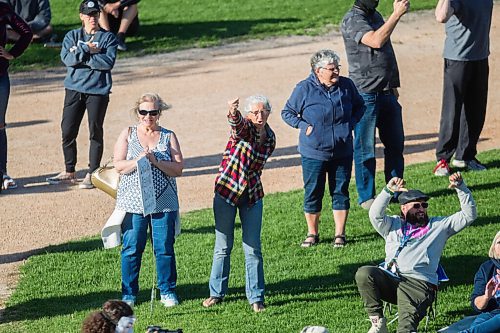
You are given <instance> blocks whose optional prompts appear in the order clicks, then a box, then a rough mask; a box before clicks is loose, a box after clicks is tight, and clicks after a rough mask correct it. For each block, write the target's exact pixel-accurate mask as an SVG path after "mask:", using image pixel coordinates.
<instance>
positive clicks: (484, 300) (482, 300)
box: [474, 279, 500, 310]
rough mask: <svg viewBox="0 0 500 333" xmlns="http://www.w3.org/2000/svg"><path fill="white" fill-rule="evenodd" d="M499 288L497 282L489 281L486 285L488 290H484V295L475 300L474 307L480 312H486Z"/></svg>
mask: <svg viewBox="0 0 500 333" xmlns="http://www.w3.org/2000/svg"><path fill="white" fill-rule="evenodd" d="M499 287H500V285H496V284H495V281H494V280H493V279H490V280H489V281H488V283H487V284H486V288H485V290H484V295H482V296H478V297H476V298H475V299H474V305H475V306H476V307H477V308H478V309H479V310H484V309H485V308H486V307H487V306H488V303H489V302H490V299H491V298H492V297H494V296H495V294H496V292H497V291H498V289H499Z"/></svg>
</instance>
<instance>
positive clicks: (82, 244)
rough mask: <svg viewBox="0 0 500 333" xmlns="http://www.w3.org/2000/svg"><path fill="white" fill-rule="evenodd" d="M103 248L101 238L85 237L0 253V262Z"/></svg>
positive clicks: (5, 262) (7, 262)
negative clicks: (41, 246) (62, 242)
mask: <svg viewBox="0 0 500 333" xmlns="http://www.w3.org/2000/svg"><path fill="white" fill-rule="evenodd" d="M102 248H103V247H102V241H101V239H100V238H95V239H84V240H80V241H75V242H70V243H65V244H60V245H50V246H47V247H43V248H40V249H34V250H29V251H24V252H17V253H8V254H2V255H0V264H9V263H13V262H17V261H21V260H24V259H27V258H28V257H31V256H33V255H42V254H46V253H62V252H90V251H94V250H97V249H102Z"/></svg>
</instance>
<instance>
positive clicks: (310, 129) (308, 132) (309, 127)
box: [306, 125, 313, 136]
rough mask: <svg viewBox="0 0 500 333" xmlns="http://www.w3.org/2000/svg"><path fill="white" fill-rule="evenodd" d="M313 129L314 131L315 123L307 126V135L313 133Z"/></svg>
mask: <svg viewBox="0 0 500 333" xmlns="http://www.w3.org/2000/svg"><path fill="white" fill-rule="evenodd" d="M312 131H313V125H309V126H307V129H306V135H307V136H309V135H311V133H312Z"/></svg>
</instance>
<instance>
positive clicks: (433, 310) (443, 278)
mask: <svg viewBox="0 0 500 333" xmlns="http://www.w3.org/2000/svg"><path fill="white" fill-rule="evenodd" d="M436 273H437V275H438V285H437V286H436V293H435V295H434V301H433V302H432V304H431V305H430V306H429V308H428V309H427V314H426V316H425V331H426V332H427V325H428V324H429V318H432V319H436V315H437V301H438V290H439V285H440V284H441V282H448V281H450V278H449V277H448V275H447V274H446V272H445V270H444V268H443V266H441V264H439V265H438V268H437V271H436ZM392 305H393V304H391V303H388V302H384V309H383V313H384V314H385V313H386V311H388V312H389V315H392ZM398 318H399V315H398V312H397V311H396V313H394V317H393V318H392V319H391V320H390V321H389V322H387V326H389V325H390V324H392V323H394V322H395V321H397V320H398Z"/></svg>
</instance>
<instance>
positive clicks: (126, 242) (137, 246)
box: [121, 212, 177, 300]
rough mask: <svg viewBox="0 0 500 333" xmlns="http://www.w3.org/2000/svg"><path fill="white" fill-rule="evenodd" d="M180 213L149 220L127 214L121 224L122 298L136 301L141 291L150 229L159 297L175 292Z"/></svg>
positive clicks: (160, 214)
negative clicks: (177, 224) (143, 255)
mask: <svg viewBox="0 0 500 333" xmlns="http://www.w3.org/2000/svg"><path fill="white" fill-rule="evenodd" d="M176 218H177V212H168V213H155V214H151V215H148V216H146V217H144V216H142V214H132V213H127V214H126V215H125V219H124V220H123V223H122V234H123V246H122V260H121V261H122V297H123V299H130V300H135V297H136V296H137V293H138V292H139V271H140V270H141V259H142V253H143V252H144V248H145V247H146V241H147V236H148V226H150V227H151V229H152V231H151V234H152V239H153V248H154V254H155V258H156V274H157V279H158V289H160V294H161V295H165V294H167V293H169V292H174V291H175V286H176V283H177V270H176V267H175V253H174V241H175V239H174V234H175V220H176Z"/></svg>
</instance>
